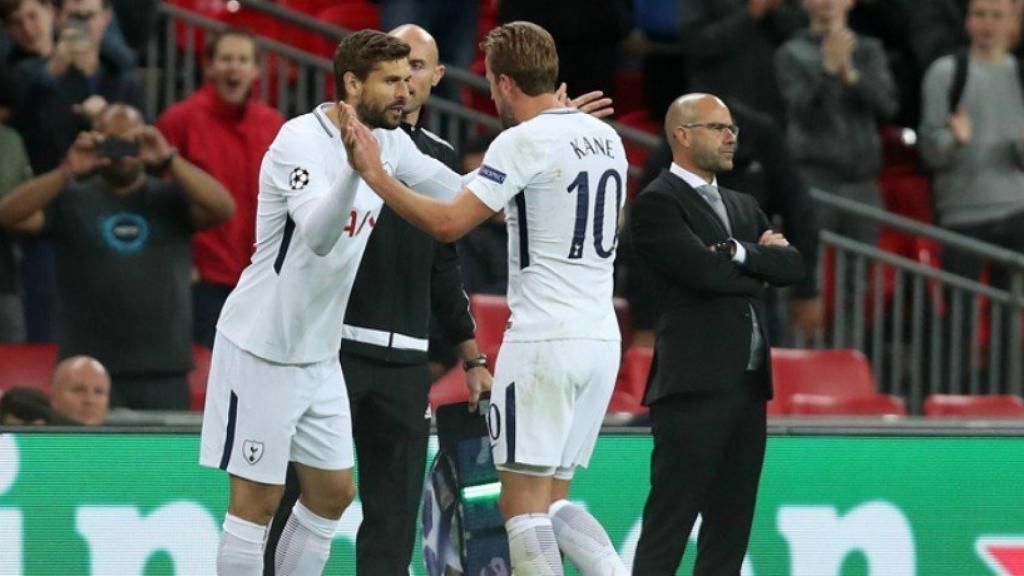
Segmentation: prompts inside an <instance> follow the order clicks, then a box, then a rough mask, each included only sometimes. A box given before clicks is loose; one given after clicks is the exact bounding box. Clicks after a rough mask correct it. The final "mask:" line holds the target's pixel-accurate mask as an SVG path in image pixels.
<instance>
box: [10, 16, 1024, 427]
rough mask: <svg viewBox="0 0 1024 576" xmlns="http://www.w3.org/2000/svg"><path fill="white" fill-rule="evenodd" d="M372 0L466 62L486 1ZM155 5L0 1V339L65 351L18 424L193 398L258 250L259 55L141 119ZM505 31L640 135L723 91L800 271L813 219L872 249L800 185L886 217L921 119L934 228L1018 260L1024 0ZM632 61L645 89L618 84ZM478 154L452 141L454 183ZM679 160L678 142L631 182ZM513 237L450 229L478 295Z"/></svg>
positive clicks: (630, 296) (566, 19) (503, 276)
mask: <svg viewBox="0 0 1024 576" xmlns="http://www.w3.org/2000/svg"><path fill="white" fill-rule="evenodd" d="M379 3H380V4H381V8H382V10H381V15H382V23H381V24H382V27H383V28H384V29H390V28H391V27H393V26H395V25H398V24H401V23H404V22H413V21H415V22H417V23H420V24H422V25H424V26H425V27H426V28H428V29H431V30H432V31H434V32H435V36H437V38H438V43H439V45H441V53H442V54H443V55H445V56H447V57H448V58H450V62H452V63H453V64H455V65H457V66H460V67H469V65H470V64H471V61H472V54H473V53H474V50H475V47H474V43H475V40H476V34H475V30H476V25H475V23H474V22H472V19H475V18H477V15H478V13H479V4H480V3H479V2H477V1H476V0H465V1H463V2H451V3H445V5H446V6H447V5H448V4H452V5H453V6H455V8H453V9H452V14H454V15H457V16H458V20H456V19H455V18H454V16H452V17H447V18H446V17H443V16H439V15H438V14H436V13H433V12H430V13H420V12H422V10H420V11H419V12H418V11H417V9H416V6H417V4H416V3H412V2H401V1H397V0H394V1H389V0H380V2H379ZM157 5H158V2H156V1H153V0H147V1H139V0H130V1H129V0H124V1H113V0H63V1H61V0H0V19H2V22H3V29H2V31H0V225H2V226H3V229H2V230H0V343H4V344H10V343H19V342H56V343H57V345H58V348H59V358H61V359H64V361H65V363H62V364H61V366H62V368H60V369H58V370H57V373H56V374H55V375H54V378H53V385H52V387H51V391H52V396H53V398H52V400H47V399H45V398H39V397H36V396H34V395H33V393H30V392H29V393H22V392H14V391H9V392H7V394H5V397H4V405H3V406H4V414H5V418H6V415H7V414H20V415H18V416H15V417H16V418H19V419H20V420H21V421H27V422H34V421H50V420H51V418H56V417H55V416H54V417H51V416H50V415H51V414H58V415H60V418H64V419H70V420H72V421H78V422H81V423H84V424H95V423H99V422H102V421H103V419H104V416H105V414H106V411H107V396H108V394H109V404H110V407H118V406H123V407H129V408H139V409H183V408H186V407H187V406H188V398H187V382H186V380H185V374H186V373H187V372H188V370H189V369H190V367H191V350H192V345H193V344H198V345H200V346H205V347H211V346H212V342H213V335H214V326H215V324H216V320H217V317H218V314H219V312H220V308H221V306H222V305H223V304H224V301H225V299H226V297H227V295H228V294H229V293H230V291H231V289H232V288H233V287H234V285H235V284H236V283H237V281H238V278H239V275H240V274H241V272H242V270H243V269H244V268H245V266H246V265H247V264H248V262H249V258H250V256H251V254H252V250H253V239H254V237H255V221H256V195H257V190H258V174H259V169H260V162H261V160H262V157H263V154H264V152H265V150H266V149H267V147H268V146H269V144H270V142H271V141H272V140H273V138H274V137H275V136H276V134H277V131H278V129H279V128H280V127H281V125H282V124H283V122H284V120H285V119H284V118H283V117H282V116H281V115H280V114H279V113H278V112H277V111H276V110H275V109H273V108H271V107H270V106H268V105H267V104H265V103H262V102H260V101H259V99H258V98H257V97H256V91H255V90H253V86H254V83H255V82H257V81H258V78H259V58H260V54H259V51H258V49H257V45H256V42H255V40H254V37H253V35H252V33H250V32H249V31H245V30H240V29H229V30H228V31H227V32H226V33H223V34H219V35H216V36H213V37H212V38H208V39H207V40H208V42H207V49H206V52H205V58H204V74H205V82H204V83H203V85H202V86H201V87H199V88H198V89H197V90H196V91H195V92H194V93H193V94H192V95H191V96H189V97H187V98H185V99H184V100H182V101H180V102H178V103H176V104H174V105H173V106H171V107H169V108H167V109H166V110H164V111H162V112H161V113H160V115H159V116H158V117H156V118H144V117H143V115H142V113H141V112H139V110H142V109H143V108H144V106H143V97H144V95H143V89H142V83H141V68H140V62H141V63H142V64H143V65H145V66H149V67H154V66H159V64H160V63H158V62H145V61H144V60H145V54H144V52H143V50H142V48H143V46H144V45H145V42H146V41H147V39H148V37H149V35H150V34H153V33H156V21H157V14H156V8H157ZM459 6H461V8H459ZM497 17H498V21H499V22H501V21H510V20H530V21H534V22H537V23H538V24H540V25H542V26H544V27H545V28H546V29H548V30H549V31H550V32H551V33H552V35H553V36H554V38H555V40H556V42H557V44H558V50H559V57H560V60H561V62H562V69H561V77H562V78H563V79H565V80H567V81H568V83H569V85H570V87H571V90H572V91H573V92H574V93H583V92H586V91H589V90H592V89H599V90H603V91H604V92H605V93H606V94H609V95H612V96H613V97H614V98H615V99H616V109H617V110H618V111H619V119H621V120H623V121H624V122H625V123H627V124H630V123H631V124H633V125H641V124H645V123H646V124H648V125H650V124H653V125H659V126H660V124H661V122H662V119H663V117H664V114H665V110H666V109H667V107H668V105H669V103H670V102H671V101H672V100H673V99H674V98H675V97H677V96H678V95H680V94H683V93H684V92H687V91H701V92H709V93H713V94H716V95H719V96H721V97H722V98H723V99H724V100H725V101H726V102H727V103H728V104H729V106H730V109H731V110H732V112H733V114H734V116H735V118H736V122H737V124H738V125H739V126H740V128H741V129H742V136H741V137H740V138H739V143H740V148H739V150H738V151H737V158H736V168H735V170H734V171H733V172H731V173H729V174H722V175H721V180H722V182H723V184H724V185H726V186H728V187H730V188H733V189H738V190H741V191H743V192H747V193H750V194H753V195H754V196H755V197H756V198H757V199H758V201H759V202H760V204H761V206H762V208H763V209H764V210H765V211H766V212H768V213H769V214H770V215H772V216H774V217H776V218H777V220H778V221H779V222H780V225H781V226H782V227H783V228H784V229H785V231H786V234H787V236H788V237H789V238H790V240H791V241H792V242H793V244H794V245H795V246H796V247H798V248H799V249H800V251H801V253H802V255H803V256H804V258H805V260H806V264H807V265H808V266H810V267H812V269H813V267H814V266H816V263H817V261H818V257H817V231H818V229H819V228H823V229H828V230H833V231H836V232H838V233H841V234H844V235H847V236H849V237H852V238H855V239H858V240H861V241H863V242H868V243H872V244H873V243H875V242H876V241H877V238H878V233H879V231H878V229H877V226H875V225H872V224H869V223H866V222H865V221H861V220H857V219H851V218H843V217H840V215H838V214H836V213H834V212H830V211H829V210H826V209H824V208H821V207H817V206H815V205H814V204H813V203H812V202H811V200H810V199H809V197H808V191H809V190H810V189H812V188H819V189H823V190H827V191H830V192H833V193H837V194H839V195H842V196H844V197H846V198H849V199H852V200H856V201H859V202H863V203H866V204H869V205H872V206H876V207H879V208H885V207H886V204H885V201H884V197H883V194H882V192H881V190H880V189H879V185H878V177H879V174H880V173H881V172H882V171H883V169H884V168H885V162H886V157H885V155H884V152H885V150H884V148H885V144H884V142H883V139H882V137H881V136H880V134H881V133H882V128H883V126H886V125H898V126H905V127H911V128H914V129H915V130H916V133H917V143H918V150H919V153H920V157H921V159H922V162H921V164H920V170H922V171H926V172H927V173H929V174H931V175H932V180H933V187H932V189H933V191H934V196H935V198H934V199H935V219H936V222H935V223H937V224H938V225H940V226H943V227H945V228H947V229H949V230H952V231H955V232H958V233H961V234H965V235H967V236H970V237H974V238H978V239H981V240H984V241H988V242H992V243H995V244H999V245H1002V246H1004V247H1007V248H1010V249H1013V250H1017V251H1021V250H1024V237H1022V235H1021V230H1024V226H1020V225H1018V222H1019V221H1020V219H1021V218H1022V217H1024V75H1022V74H1021V70H1024V67H1022V64H1021V60H1020V58H1021V56H1022V54H1024V52H1022V51H1024V43H1022V42H1021V22H1022V17H1024V0H859V1H856V2H855V1H854V0H678V1H676V0H632V1H630V0H600V1H598V2H593V1H587V2H584V1H583V0H565V1H562V2H557V3H552V2H539V1H532V0H519V1H514V2H513V1H505V2H501V3H499V4H498V7H497ZM466 18H469V19H470V20H468V22H469V24H467V20H466ZM467 30H473V31H474V33H473V34H468V33H466V31H467ZM255 33H256V34H258V33H259V31H258V30H257V31H255ZM611 62H617V63H620V65H619V66H613V65H610V64H609V63H611ZM636 70H639V71H641V72H642V74H640V75H639V78H640V81H639V82H637V83H633V84H630V83H628V82H620V81H617V78H620V77H629V72H631V71H636ZM440 94H441V95H442V96H444V95H450V94H451V93H450V92H446V91H445V90H444V89H442V90H441V92H440ZM631 108H632V109H631ZM627 117H628V120H627ZM487 143H488V139H487V138H486V137H482V136H478V137H474V138H470V139H468V140H465V141H464V143H463V146H462V149H461V150H459V151H458V152H459V153H460V154H461V159H462V168H463V169H464V170H467V171H468V170H472V169H473V168H475V167H476V166H478V165H479V163H480V162H481V159H482V152H483V151H484V150H485V149H486V147H487ZM669 161H670V153H669V151H668V144H667V142H665V143H664V144H663V146H662V149H661V150H660V151H655V152H652V153H651V154H650V155H649V157H648V159H647V167H646V168H647V169H646V171H647V174H646V175H645V177H644V178H643V180H642V181H643V182H649V181H651V180H652V179H654V178H655V177H656V176H657V174H658V172H659V171H660V170H662V169H663V168H666V167H667V166H668V163H669ZM968 190H969V191H970V193H968V192H966V191H968ZM638 191H639V187H636V189H633V190H630V194H631V195H633V194H635V193H636V192H638ZM627 218H628V208H627ZM492 224H493V225H492ZM621 242H622V246H623V248H624V249H623V250H622V251H621V252H620V255H619V261H618V262H617V268H618V271H617V275H616V279H617V286H616V291H617V293H619V294H621V295H623V296H625V297H626V298H627V300H629V302H630V307H631V312H632V320H633V326H632V328H633V330H634V334H635V336H634V341H635V342H638V343H643V342H647V343H648V344H649V343H650V341H651V339H652V336H651V330H652V329H653V324H654V318H653V311H652V310H651V309H650V308H651V306H650V302H651V301H652V298H651V297H650V294H649V290H650V283H649V282H648V281H647V280H645V278H644V276H643V274H642V272H640V271H638V270H636V269H635V267H634V266H632V262H631V258H630V252H629V250H628V247H629V244H630V238H629V237H628V235H624V236H623V237H622V238H621ZM506 243H507V238H506V235H505V228H504V225H503V223H502V219H501V215H500V214H499V215H497V216H495V218H494V220H493V222H490V223H488V224H487V225H484V226H482V227H480V228H478V229H476V230H474V231H473V232H472V233H471V234H469V235H468V236H467V237H466V238H464V239H463V240H461V242H460V244H459V262H460V266H461V269H462V272H463V280H464V284H465V287H466V289H467V290H468V291H469V292H470V293H491V294H504V293H505V289H506V286H505V283H506V281H507V271H506V264H505V259H506V258H507V255H506ZM944 265H945V266H946V267H947V268H948V269H949V270H950V271H953V272H956V273H958V274H961V275H965V276H968V277H975V278H976V277H977V276H978V274H980V270H981V267H982V265H983V263H981V262H979V261H977V260H976V259H974V258H971V257H969V256H967V255H958V254H955V253H953V254H951V255H950V257H949V258H948V259H946V260H945V261H944ZM815 278H816V275H815V274H813V273H812V274H810V275H809V280H807V281H805V282H804V283H802V284H800V285H798V286H796V287H795V288H794V289H793V291H792V295H791V298H790V310H789V315H788V316H786V317H781V318H770V319H769V323H770V325H771V326H770V327H771V328H772V330H773V331H775V332H776V333H777V332H778V331H779V330H780V329H781V327H780V326H781V324H783V323H786V322H790V323H792V324H793V325H795V326H797V327H799V328H801V329H803V330H805V331H814V330H817V329H820V328H821V327H822V326H823V323H824V321H825V320H824V311H823V305H822V302H821V298H820V295H819V289H818V288H819V287H818V286H816V282H815ZM1004 281H1005V280H1004V279H1003V278H1002V277H1001V276H1000V275H999V274H998V273H995V274H994V277H993V283H995V284H997V285H998V283H999V282H1004ZM645 339H646V340H645ZM438 348H443V344H442V345H439V346H438ZM82 356H87V357H88V358H86V359H85V360H82V359H81V357H82ZM432 356H433V357H436V358H437V359H438V362H441V363H445V362H454V355H453V354H451V353H448V354H444V353H437V354H432ZM67 362H72V364H73V366H74V367H75V368H76V369H75V370H72V368H71V367H69V366H68V365H66V363H67ZM104 366H105V368H104ZM83 370H91V371H92V372H91V373H90V374H89V375H86V376H78V377H76V378H77V380H78V381H79V382H84V381H89V382H93V381H96V380H99V381H101V383H100V384H95V385H92V384H90V385H89V386H86V385H85V384H81V385H80V386H78V388H80V389H86V388H87V389H88V391H87V392H85V393H82V395H83V396H85V395H89V396H92V395H94V396H97V397H102V400H96V401H95V402H96V403H97V404H100V405H101V407H98V408H88V409H74V408H69V407H68V405H69V404H72V402H69V401H67V400H64V399H63V398H64V397H65V396H67V395H68V394H67V393H65V392H63V391H62V390H63V389H64V388H71V389H74V388H75V386H72V385H64V384H59V382H64V381H65V380H68V379H69V378H70V377H69V376H67V373H71V372H76V373H77V372H81V371H83ZM442 371H443V370H438V371H437V373H440V372H442ZM99 374H102V375H103V377H99V376H98V375H99ZM76 378H70V379H71V380H75V379H76ZM104 379H105V380H104ZM103 381H105V382H106V384H105V385H104V384H103V383H102V382H103ZM0 384H2V383H0ZM93 388H95V390H93ZM103 389H106V391H104V390H103ZM175 390H176V392H172V391H175ZM90 402H91V401H90ZM10 406H17V407H18V411H12V410H13V409H11V410H8V407H10ZM86 413H88V415H86ZM40 414H45V416H42V415H40Z"/></svg>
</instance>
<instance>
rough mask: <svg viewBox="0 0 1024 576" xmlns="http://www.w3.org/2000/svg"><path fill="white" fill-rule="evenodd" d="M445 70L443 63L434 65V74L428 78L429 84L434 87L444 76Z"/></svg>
mask: <svg viewBox="0 0 1024 576" xmlns="http://www.w3.org/2000/svg"><path fill="white" fill-rule="evenodd" d="M446 70H447V69H446V68H445V67H444V64H438V65H437V66H434V76H433V77H432V78H431V79H430V85H431V86H435V87H436V86H437V84H438V82H440V81H441V79H442V78H444V73H445V71H446Z"/></svg>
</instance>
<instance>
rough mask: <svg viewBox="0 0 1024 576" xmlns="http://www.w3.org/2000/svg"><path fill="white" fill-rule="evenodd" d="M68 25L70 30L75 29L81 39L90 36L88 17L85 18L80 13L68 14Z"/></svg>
mask: <svg viewBox="0 0 1024 576" xmlns="http://www.w3.org/2000/svg"><path fill="white" fill-rule="evenodd" d="M67 27H68V29H69V30H74V31H75V34H76V35H77V36H78V37H79V38H80V39H83V40H86V39H88V38H89V19H88V18H84V17H82V16H81V15H79V14H71V15H69V16H68V22H67Z"/></svg>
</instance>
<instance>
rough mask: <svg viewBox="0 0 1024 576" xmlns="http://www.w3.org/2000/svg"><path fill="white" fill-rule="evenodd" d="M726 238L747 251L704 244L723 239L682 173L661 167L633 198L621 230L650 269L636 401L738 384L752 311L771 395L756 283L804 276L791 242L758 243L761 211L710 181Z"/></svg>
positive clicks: (763, 223) (764, 221)
mask: <svg viewBox="0 0 1024 576" xmlns="http://www.w3.org/2000/svg"><path fill="white" fill-rule="evenodd" d="M719 190H720V191H721V195H722V201H723V202H724V204H725V208H726V212H727V213H728V214H729V221H730V225H731V226H732V238H733V239H734V240H736V241H738V242H739V243H741V244H742V245H743V247H744V248H745V249H746V251H747V257H746V262H745V263H744V264H742V265H739V264H736V263H734V262H732V261H730V260H729V259H727V258H725V257H724V256H722V255H720V254H716V253H714V252H712V251H711V250H709V249H708V246H710V245H712V244H715V243H718V242H722V241H724V240H726V239H728V238H729V237H730V236H729V232H728V231H727V230H726V228H725V226H724V225H723V224H722V222H721V221H720V220H719V219H718V216H717V215H716V214H715V212H714V210H713V209H712V208H711V206H709V205H708V203H707V202H706V201H705V200H704V199H703V198H701V197H700V196H699V195H698V194H697V192H696V191H695V190H694V189H693V188H691V187H690V186H689V185H688V184H686V182H685V181H683V179H682V178H679V177H678V176H676V175H674V174H672V173H671V172H669V171H668V170H663V171H662V172H661V174H660V175H659V176H658V177H657V178H655V179H654V181H652V182H651V183H650V184H649V185H648V186H647V187H646V188H645V189H644V190H643V192H641V193H640V195H639V196H637V198H636V200H634V201H633V205H632V211H631V213H630V234H631V235H632V247H633V248H632V249H633V250H634V252H635V254H634V256H635V258H636V259H637V260H638V261H639V262H640V263H641V265H643V266H646V267H648V268H649V269H650V271H651V273H652V274H651V276H652V277H653V278H654V281H655V284H656V287H655V299H656V301H657V306H658V320H657V323H656V325H655V333H656V344H655V351H654V362H653V364H652V366H651V372H650V376H649V377H648V381H647V392H646V393H645V395H644V403H645V404H648V405H650V404H653V403H655V402H657V401H658V400H660V399H662V398H665V397H668V396H672V395H674V394H680V393H684V392H691V391H700V390H715V389H723V388H728V387H732V386H739V385H740V384H741V383H742V382H743V381H744V373H745V372H746V367H747V364H748V359H749V356H750V335H751V331H752V329H753V328H752V326H753V322H752V319H751V317H750V311H751V309H753V310H754V312H755V313H756V314H757V315H758V324H759V325H760V328H761V337H762V338H763V341H764V343H765V346H764V354H765V357H764V358H763V360H764V361H763V366H764V367H765V368H766V369H765V370H764V372H766V373H767V375H766V377H765V383H766V384H765V385H766V392H767V395H768V397H770V396H771V370H770V369H768V368H769V366H770V364H769V362H770V360H769V358H768V335H767V333H766V332H765V315H764V306H763V299H764V292H765V284H766V283H770V284H772V285H775V286H786V285H790V284H794V283H796V282H799V281H800V280H801V279H802V278H803V276H804V264H803V260H802V258H801V256H800V253H799V252H798V251H797V250H796V249H795V248H793V247H791V246H790V247H778V246H761V245H759V244H758V243H757V241H758V239H759V238H760V237H761V234H762V233H764V231H765V230H767V229H769V228H770V224H769V222H768V218H767V217H766V216H765V215H764V213H763V212H761V210H760V208H758V205H757V201H756V200H754V198H753V197H751V196H749V195H746V194H740V193H739V192H735V191H733V190H729V189H726V188H719Z"/></svg>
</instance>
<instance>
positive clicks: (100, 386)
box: [50, 356, 110, 426]
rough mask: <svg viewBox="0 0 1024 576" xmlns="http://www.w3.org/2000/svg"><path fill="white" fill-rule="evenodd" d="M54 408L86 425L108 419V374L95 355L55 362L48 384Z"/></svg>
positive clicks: (96, 423) (95, 424)
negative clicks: (56, 363) (51, 378)
mask: <svg viewBox="0 0 1024 576" xmlns="http://www.w3.org/2000/svg"><path fill="white" fill-rule="evenodd" d="M50 395H51V397H52V402H53V409H54V410H55V411H57V412H59V413H60V414H62V415H63V416H65V417H67V418H70V419H71V420H74V421H75V422H79V423H81V424H86V425H89V426H98V425H100V424H103V422H105V421H106V419H107V411H108V410H109V408H110V375H109V374H108V373H107V369H106V368H104V367H103V364H100V362H99V361H98V360H96V359H95V358H91V357H89V356H72V357H71V358H67V359H66V360H63V361H62V362H61V363H60V364H58V365H57V369H56V370H54V372H53V381H52V382H51V383H50Z"/></svg>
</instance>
